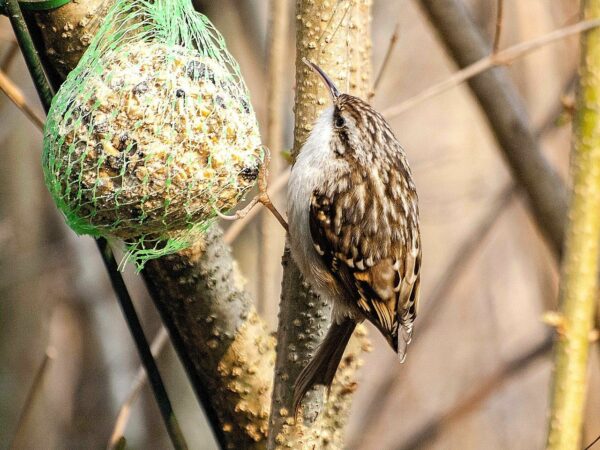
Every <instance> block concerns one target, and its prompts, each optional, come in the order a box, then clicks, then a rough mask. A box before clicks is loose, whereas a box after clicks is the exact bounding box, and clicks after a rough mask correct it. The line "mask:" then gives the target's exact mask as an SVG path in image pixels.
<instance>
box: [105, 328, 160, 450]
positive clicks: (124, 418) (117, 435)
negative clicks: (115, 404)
mask: <svg viewBox="0 0 600 450" xmlns="http://www.w3.org/2000/svg"><path fill="white" fill-rule="evenodd" d="M167 342H169V333H167V330H166V328H165V327H164V326H162V325H161V327H160V330H158V333H157V334H156V336H155V338H154V339H153V340H152V346H151V348H150V350H151V351H152V356H153V357H154V358H157V357H158V355H160V353H161V352H162V349H163V348H164V346H165V344H166V343H167ZM147 380H148V376H147V375H146V371H145V370H144V368H143V367H141V366H140V367H138V370H137V372H136V375H135V379H134V382H133V384H132V386H131V389H130V390H129V394H128V395H127V398H126V399H125V401H124V402H123V403H122V404H121V407H120V408H119V413H118V414H117V419H116V421H115V425H114V427H113V432H112V433H111V436H110V441H109V444H108V448H109V449H111V448H115V447H116V446H117V445H118V444H119V442H120V441H121V438H122V437H123V435H124V433H125V428H126V427H127V423H128V422H129V417H130V416H131V410H132V408H133V404H134V403H135V401H136V400H137V399H138V397H139V395H140V392H141V391H142V388H143V387H144V386H145V385H146V381H147Z"/></svg>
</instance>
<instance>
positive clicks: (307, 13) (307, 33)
mask: <svg viewBox="0 0 600 450" xmlns="http://www.w3.org/2000/svg"><path fill="white" fill-rule="evenodd" d="M370 8H371V1H370V0H342V1H339V2H314V1H312V0H297V2H296V19H297V20H296V27H297V31H296V102H295V130H294V148H293V152H292V156H293V157H294V156H295V155H297V153H298V152H299V151H300V148H301V146H302V144H303V142H304V141H305V140H306V137H307V136H308V134H309V133H310V130H311V128H312V124H313V121H314V120H315V118H316V117H317V116H318V114H319V113H320V112H321V111H322V110H323V109H325V108H326V107H327V106H328V104H329V102H330V100H329V96H328V94H327V91H326V89H325V88H324V86H323V84H322V83H321V82H320V81H319V79H318V78H317V76H316V75H315V74H314V73H313V72H312V71H311V70H310V69H309V68H308V67H307V66H306V65H305V64H304V63H303V62H302V58H303V57H305V58H307V59H309V60H312V61H314V62H316V63H317V64H319V66H321V67H322V68H323V70H324V71H325V72H327V73H328V74H329V75H330V76H331V77H332V78H333V79H334V81H335V82H336V83H337V84H338V87H339V88H340V90H342V91H346V92H351V93H354V94H355V95H359V96H361V97H363V98H366V96H367V94H368V92H369V90H370V75H371V73H370V72H371V70H370V67H371V62H370V54H371V39H370V20H371V15H370V12H371V10H370ZM283 267H284V275H283V282H282V297H281V303H280V311H279V327H278V331H277V360H276V363H275V381H274V388H273V400H272V404H271V418H270V424H269V427H270V432H269V447H268V448H270V449H273V448H341V447H342V435H341V429H342V428H343V425H344V423H345V418H346V416H347V413H348V409H349V405H350V394H351V393H352V392H353V390H354V384H353V383H352V373H353V371H354V370H355V368H356V367H357V365H358V353H359V351H360V348H361V346H365V345H367V344H365V342H364V341H365V338H364V331H360V332H359V333H355V337H356V335H359V336H361V339H359V340H360V341H361V342H356V340H355V341H354V342H353V343H351V345H350V346H349V351H347V352H346V355H345V357H344V359H343V361H342V365H341V366H340V370H338V374H337V376H336V381H335V383H334V387H333V389H332V392H331V394H330V396H329V398H328V399H327V401H326V402H324V400H323V396H322V393H321V392H320V391H313V392H311V393H309V394H308V395H307V397H306V399H305V401H304V407H303V411H302V417H299V418H298V421H297V422H296V423H295V422H294V418H293V417H292V416H293V413H292V390H293V388H292V387H293V382H294V380H295V379H296V377H297V376H298V374H299V373H300V370H301V369H302V368H303V367H304V365H305V364H306V363H307V362H308V360H309V358H310V356H311V355H312V354H313V353H314V351H315V349H316V347H317V346H318V345H319V343H320V342H321V340H322V338H323V335H324V331H325V330H326V328H327V327H328V325H329V315H330V305H328V304H327V302H325V301H323V300H321V299H319V298H318V297H317V296H315V295H314V294H313V293H312V292H311V291H310V290H309V287H308V286H307V285H306V283H304V282H303V280H302V278H301V275H300V272H299V270H298V268H297V267H296V265H295V263H294V262H293V260H292V259H291V257H290V252H289V248H286V249H285V252H284V255H283Z"/></svg>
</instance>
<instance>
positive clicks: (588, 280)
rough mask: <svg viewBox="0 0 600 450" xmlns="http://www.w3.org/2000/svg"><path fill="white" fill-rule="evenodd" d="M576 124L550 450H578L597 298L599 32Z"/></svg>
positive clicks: (587, 53) (588, 46)
mask: <svg viewBox="0 0 600 450" xmlns="http://www.w3.org/2000/svg"><path fill="white" fill-rule="evenodd" d="M582 15H583V18H584V19H592V18H598V17H600V0H586V1H584V2H583V3H582ZM581 44H582V45H581V47H582V55H581V64H580V82H579V92H578V99H577V115H576V119H575V121H574V126H573V134H574V142H573V154H572V158H571V177H572V179H573V192H572V194H571V205H570V208H569V219H570V220H569V224H568V227H567V230H566V234H565V254H564V261H563V264H562V276H561V287H560V320H559V321H558V326H557V331H558V333H557V341H556V344H555V355H554V358H555V368H554V377H553V393H552V408H551V417H550V429H549V434H548V447H547V448H548V449H550V450H570V449H572V450H575V449H579V448H581V427H582V424H583V414H584V408H585V393H586V386H587V367H588V364H587V363H588V353H589V346H590V333H591V331H592V328H593V326H594V315H595V310H596V303H597V296H598V251H599V250H600V209H599V208H598V205H600V111H599V110H598V99H599V96H600V30H597V29H596V30H591V31H588V32H587V33H585V34H584V35H583V36H582V38H581Z"/></svg>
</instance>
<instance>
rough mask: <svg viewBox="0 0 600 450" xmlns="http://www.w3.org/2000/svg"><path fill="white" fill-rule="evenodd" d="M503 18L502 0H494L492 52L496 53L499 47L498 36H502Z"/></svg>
mask: <svg viewBox="0 0 600 450" xmlns="http://www.w3.org/2000/svg"><path fill="white" fill-rule="evenodd" d="M503 20H504V0H496V32H495V33H494V43H493V45H492V54H496V53H498V49H499V48H500V37H501V36H502V25H503V23H502V22H503Z"/></svg>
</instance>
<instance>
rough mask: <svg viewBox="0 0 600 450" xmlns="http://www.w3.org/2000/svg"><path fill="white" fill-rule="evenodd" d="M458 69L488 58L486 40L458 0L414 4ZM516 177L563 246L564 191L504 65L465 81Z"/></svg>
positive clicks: (553, 239) (543, 226)
mask: <svg viewBox="0 0 600 450" xmlns="http://www.w3.org/2000/svg"><path fill="white" fill-rule="evenodd" d="M418 3H419V5H420V6H421V7H422V9H423V11H424V12H425V13H426V15H427V17H428V18H429V20H430V21H431V23H432V24H433V25H434V27H435V30H436V32H437V33H438V36H439V38H440V39H441V40H442V42H443V43H444V45H445V46H446V48H447V49H448V51H449V52H450V54H451V56H452V58H453V59H454V61H455V62H456V63H457V65H458V66H459V67H460V68H463V67H466V66H468V65H470V64H472V63H474V62H476V61H478V60H480V59H481V58H484V57H486V56H489V54H490V52H491V49H492V47H491V43H487V42H486V41H485V39H484V38H483V36H482V35H481V32H480V30H479V29H478V27H477V25H476V24H475V23H474V22H473V19H472V18H471V16H470V14H469V12H468V11H467V9H466V6H465V5H464V3H463V2H462V1H461V0H422V1H420V2H418ZM469 87H470V88H471V90H472V91H473V94H474V95H475V97H476V99H477V101H478V102H479V105H480V106H481V108H482V110H483V112H484V113H485V115H486V117H487V119H488V123H489V126H490V128H491V129H492V131H493V132H494V135H495V137H496V140H497V141H498V144H499V145H500V147H501V149H502V154H503V156H504V157H505V159H506V161H507V162H508V165H509V167H510V169H511V171H512V174H513V176H514V178H515V179H516V180H517V181H518V182H519V184H520V185H521V186H523V188H524V190H525V192H526V194H527V197H528V199H529V207H530V209H531V211H532V213H533V216H534V218H535V220H536V223H537V224H538V226H539V228H540V230H541V231H542V233H543V234H544V235H545V237H546V239H547V241H548V243H549V245H550V247H551V249H552V250H553V251H554V253H555V254H556V255H557V256H558V255H560V253H561V250H562V241H563V233H564V229H565V225H566V215H565V212H566V210H567V191H566V189H565V187H564V185H563V183H562V181H561V179H560V177H559V176H558V174H557V173H556V172H555V171H554V169H553V168H552V167H551V166H550V164H549V163H548V161H547V160H546V159H545V158H544V156H543V155H542V152H541V149H540V146H539V143H538V142H537V139H536V137H535V135H534V134H533V132H532V128H531V124H530V122H529V118H528V116H527V110H526V107H525V104H524V103H523V100H522V99H521V97H520V96H519V94H518V92H517V89H516V87H515V86H514V84H513V83H512V81H511V79H510V76H509V74H508V71H507V69H506V68H504V67H496V68H494V69H490V70H488V71H487V72H485V73H482V74H481V75H478V76H476V77H474V78H472V79H470V80H469Z"/></svg>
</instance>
